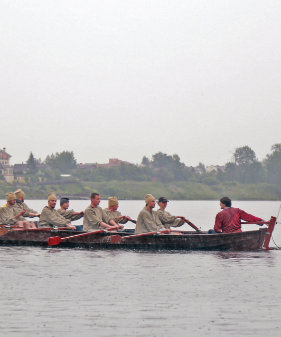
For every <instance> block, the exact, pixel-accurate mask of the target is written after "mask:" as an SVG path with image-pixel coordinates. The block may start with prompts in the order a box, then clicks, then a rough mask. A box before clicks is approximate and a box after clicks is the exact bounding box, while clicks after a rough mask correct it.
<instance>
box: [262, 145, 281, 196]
mask: <svg viewBox="0 0 281 337" xmlns="http://www.w3.org/2000/svg"><path fill="white" fill-rule="evenodd" d="M264 164H265V169H266V176H267V180H268V182H270V183H273V184H276V185H277V186H280V190H281V143H279V144H274V145H272V147H271V153H270V154H268V155H267V156H266V159H265V161H264Z"/></svg>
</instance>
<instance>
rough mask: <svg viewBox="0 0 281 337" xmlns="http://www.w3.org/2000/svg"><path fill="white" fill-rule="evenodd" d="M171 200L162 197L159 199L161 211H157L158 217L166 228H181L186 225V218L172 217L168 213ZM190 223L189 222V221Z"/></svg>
mask: <svg viewBox="0 0 281 337" xmlns="http://www.w3.org/2000/svg"><path fill="white" fill-rule="evenodd" d="M168 202H169V200H168V199H167V198H166V197H160V198H159V199H158V205H159V207H160V208H159V209H158V210H157V211H156V212H157V214H158V217H159V219H160V221H161V222H162V224H163V225H164V227H165V228H168V229H170V228H171V227H180V226H182V225H183V224H184V223H185V218H184V216H179V215H171V214H170V213H169V212H167V211H166V207H167V203H168ZM187 221H188V220H187Z"/></svg>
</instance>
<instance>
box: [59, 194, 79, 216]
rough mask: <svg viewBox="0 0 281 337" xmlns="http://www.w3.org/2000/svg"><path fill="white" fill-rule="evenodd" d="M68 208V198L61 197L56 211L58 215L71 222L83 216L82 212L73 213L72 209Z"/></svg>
mask: <svg viewBox="0 0 281 337" xmlns="http://www.w3.org/2000/svg"><path fill="white" fill-rule="evenodd" d="M68 208H69V198H66V197H63V198H61V199H60V208H59V209H58V210H57V211H58V213H59V214H60V215H62V216H63V217H65V218H66V219H70V220H71V221H75V220H79V219H81V218H82V217H83V216H84V212H83V211H81V212H75V211H74V210H73V209H71V210H68Z"/></svg>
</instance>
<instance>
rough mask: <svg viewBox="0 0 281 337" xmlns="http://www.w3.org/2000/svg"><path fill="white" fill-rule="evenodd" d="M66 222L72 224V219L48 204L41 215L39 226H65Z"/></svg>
mask: <svg viewBox="0 0 281 337" xmlns="http://www.w3.org/2000/svg"><path fill="white" fill-rule="evenodd" d="M66 224H70V221H69V220H68V219H66V218H64V217H63V216H62V215H60V214H59V213H58V211H57V210H55V209H50V208H49V207H48V206H45V207H44V208H43V210H42V212H41V215H40V220H39V227H48V228H50V227H55V226H58V227H65V226H66Z"/></svg>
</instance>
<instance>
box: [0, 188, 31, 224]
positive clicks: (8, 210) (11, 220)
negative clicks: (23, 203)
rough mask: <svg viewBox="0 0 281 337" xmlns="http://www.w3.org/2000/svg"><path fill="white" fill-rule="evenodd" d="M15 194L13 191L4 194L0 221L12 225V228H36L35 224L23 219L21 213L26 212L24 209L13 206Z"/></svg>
mask: <svg viewBox="0 0 281 337" xmlns="http://www.w3.org/2000/svg"><path fill="white" fill-rule="evenodd" d="M16 199H17V197H16V195H15V193H13V192H9V193H7V194H6V201H7V203H6V205H4V206H3V207H1V215H0V223H1V224H6V225H13V228H15V229H16V228H24V229H31V228H36V226H35V224H34V223H33V222H31V221H27V220H25V218H24V217H23V215H24V214H25V213H26V210H25V209H21V210H20V209H19V208H18V207H15V204H16Z"/></svg>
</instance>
